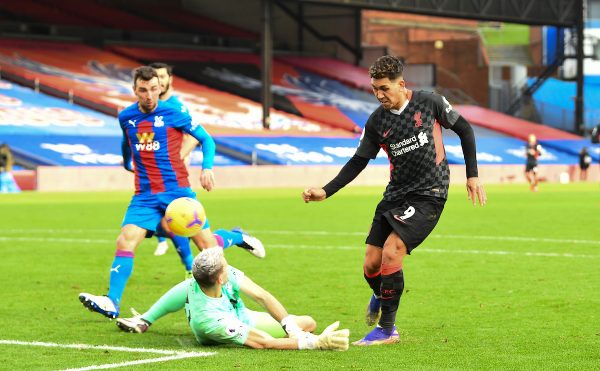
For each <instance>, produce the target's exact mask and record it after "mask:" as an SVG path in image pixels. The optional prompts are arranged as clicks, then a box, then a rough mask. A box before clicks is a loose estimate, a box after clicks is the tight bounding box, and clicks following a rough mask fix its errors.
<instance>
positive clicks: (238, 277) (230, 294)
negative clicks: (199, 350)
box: [185, 266, 253, 345]
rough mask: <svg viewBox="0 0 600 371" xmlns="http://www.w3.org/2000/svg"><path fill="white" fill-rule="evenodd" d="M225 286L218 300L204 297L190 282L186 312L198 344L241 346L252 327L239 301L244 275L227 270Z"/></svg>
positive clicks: (230, 267) (233, 270)
mask: <svg viewBox="0 0 600 371" xmlns="http://www.w3.org/2000/svg"><path fill="white" fill-rule="evenodd" d="M227 270H228V274H227V277H228V282H227V283H226V284H224V285H223V286H222V287H221V294H222V295H221V297H220V298H212V297H209V296H206V295H205V294H204V292H202V290H201V289H200V286H198V283H197V282H196V281H195V280H193V279H190V280H189V282H190V285H189V286H188V290H187V300H186V304H185V312H186V315H187V318H188V322H189V324H190V327H191V329H192V332H193V333H194V336H196V339H197V340H198V342H199V343H200V344H205V345H208V344H231V343H233V344H239V345H243V344H244V343H245V342H246V339H247V338H248V333H249V331H250V329H251V328H252V326H253V323H252V321H251V319H250V317H249V316H248V312H247V311H246V307H245V305H244V302H243V301H242V299H241V298H240V285H241V283H242V280H243V278H244V272H242V271H240V270H239V269H236V268H233V267H232V266H228V267H227Z"/></svg>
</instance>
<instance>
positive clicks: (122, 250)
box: [79, 195, 162, 318]
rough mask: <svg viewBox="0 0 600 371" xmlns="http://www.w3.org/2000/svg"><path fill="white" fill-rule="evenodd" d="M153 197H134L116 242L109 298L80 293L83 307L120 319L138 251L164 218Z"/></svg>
mask: <svg viewBox="0 0 600 371" xmlns="http://www.w3.org/2000/svg"><path fill="white" fill-rule="evenodd" d="M157 201H158V200H157V198H156V197H155V196H154V195H135V196H133V198H132V200H131V203H130V204H129V207H128V208H127V212H126V213H125V217H124V218H123V223H122V224H121V226H122V227H121V233H120V234H119V237H118V238H117V246H116V252H115V258H114V260H113V263H112V265H111V268H110V279H109V288H108V294H107V296H98V295H92V294H88V293H81V294H80V295H79V300H80V301H81V302H82V303H83V305H84V306H85V307H86V308H88V309H90V310H92V311H95V312H98V313H100V314H102V315H104V316H106V317H109V318H115V317H118V316H119V305H120V302H121V297H122V296H123V291H124V290H125V286H126V285H127V281H128V280H129V277H130V276H131V272H132V271H133V258H134V255H135V249H136V248H137V246H138V245H139V244H140V243H141V242H142V241H143V240H144V238H145V237H146V233H147V231H152V232H153V231H154V230H155V229H156V225H157V224H158V223H159V222H160V219H161V218H162V211H161V209H160V208H159V206H158V202H157Z"/></svg>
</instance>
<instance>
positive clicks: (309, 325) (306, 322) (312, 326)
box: [296, 316, 317, 332]
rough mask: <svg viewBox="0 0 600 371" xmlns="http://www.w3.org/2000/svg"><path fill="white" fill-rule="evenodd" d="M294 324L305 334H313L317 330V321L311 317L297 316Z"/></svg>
mask: <svg viewBox="0 0 600 371" xmlns="http://www.w3.org/2000/svg"><path fill="white" fill-rule="evenodd" d="M296 323H297V324H298V327H300V328H301V329H302V330H303V331H306V332H313V331H315V330H316V329H317V321H315V320H314V318H312V317H311V316H298V317H297V318H296Z"/></svg>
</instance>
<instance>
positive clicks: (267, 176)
mask: <svg viewBox="0 0 600 371" xmlns="http://www.w3.org/2000/svg"><path fill="white" fill-rule="evenodd" d="M450 167H451V178H450V182H451V184H463V183H464V182H465V170H464V165H450ZM339 170H340V167H339V166H241V167H238V166H228V167H222V168H216V169H215V177H216V187H217V188H269V187H270V188H277V187H298V188H304V187H307V186H323V185H324V184H326V183H327V182H328V181H329V180H331V179H332V178H333V177H334V176H335V175H336V174H337V173H338V172H339ZM523 170H524V165H482V166H480V169H479V175H480V177H481V178H482V180H483V182H484V184H502V183H524V182H525V177H524V175H523ZM564 173H567V174H570V179H571V180H576V179H577V178H578V176H579V170H578V168H577V166H575V165H543V166H541V167H540V171H539V174H540V177H541V179H542V180H545V181H548V182H559V181H560V180H561V174H564ZM563 176H564V175H563ZM199 177H200V170H199V169H193V170H192V174H191V179H192V187H194V188H196V189H198V188H200V184H199V182H198V179H199ZM388 179H389V168H388V167H387V166H382V165H373V166H368V167H367V168H366V169H365V171H363V172H362V173H361V174H360V175H359V177H358V178H357V179H356V180H354V181H353V182H352V185H360V186H385V185H386V184H387V182H388ZM588 181H593V182H598V181H600V168H599V167H598V166H597V165H594V166H591V167H590V169H589V171H588ZM132 188H133V174H131V173H128V172H126V171H125V170H123V168H121V167H54V166H51V167H45V166H41V167H38V170H37V189H38V190H39V191H100V190H132Z"/></svg>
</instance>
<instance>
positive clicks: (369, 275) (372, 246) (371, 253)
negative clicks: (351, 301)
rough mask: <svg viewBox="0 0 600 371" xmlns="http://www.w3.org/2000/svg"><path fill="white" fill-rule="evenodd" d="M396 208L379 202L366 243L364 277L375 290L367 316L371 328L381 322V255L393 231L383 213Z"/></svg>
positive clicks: (368, 306) (385, 202) (388, 203)
mask: <svg viewBox="0 0 600 371" xmlns="http://www.w3.org/2000/svg"><path fill="white" fill-rule="evenodd" d="M394 206H395V204H394V203H390V202H388V201H385V200H382V201H381V202H379V204H378V205H377V208H376V209H375V215H374V216H373V222H372V223H371V229H370V230H369V235H368V236H367V239H366V241H365V242H366V244H367V247H366V250H365V260H364V264H363V277H364V278H365V281H367V283H368V284H369V287H370V288H371V290H373V294H372V295H371V298H370V300H369V304H368V305H367V310H366V314H365V321H366V323H367V325H369V326H373V325H374V324H376V323H377V321H378V320H379V315H380V310H381V254H382V248H383V244H384V242H385V240H386V238H387V237H388V236H389V234H390V232H391V231H392V227H391V226H390V225H389V224H388V223H387V222H386V221H385V218H384V216H383V213H384V212H386V211H387V210H389V209H391V208H393V207H394Z"/></svg>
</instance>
